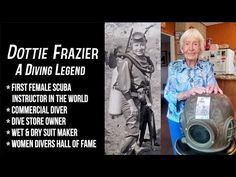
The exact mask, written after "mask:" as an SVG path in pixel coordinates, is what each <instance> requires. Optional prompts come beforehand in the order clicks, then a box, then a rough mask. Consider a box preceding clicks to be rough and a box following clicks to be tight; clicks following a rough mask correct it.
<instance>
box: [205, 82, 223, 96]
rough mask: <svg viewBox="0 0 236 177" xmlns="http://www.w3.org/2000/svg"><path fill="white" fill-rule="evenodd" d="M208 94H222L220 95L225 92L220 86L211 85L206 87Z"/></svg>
mask: <svg viewBox="0 0 236 177" xmlns="http://www.w3.org/2000/svg"><path fill="white" fill-rule="evenodd" d="M206 93H209V94H210V93H214V94H217V93H220V94H223V91H222V90H221V89H220V87H219V86H218V84H211V85H208V86H207V87H206Z"/></svg>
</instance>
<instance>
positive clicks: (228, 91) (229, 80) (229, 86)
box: [216, 76, 236, 119]
mask: <svg viewBox="0 0 236 177" xmlns="http://www.w3.org/2000/svg"><path fill="white" fill-rule="evenodd" d="M216 79H217V82H218V85H219V87H220V88H221V89H222V90H223V92H224V94H225V95H226V96H228V97H229V99H230V101H231V102H232V104H233V109H234V118H235V119H236V76H231V77H230V76H228V77H225V78H222V77H218V78H217V77H216Z"/></svg>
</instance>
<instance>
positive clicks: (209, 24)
mask: <svg viewBox="0 0 236 177" xmlns="http://www.w3.org/2000/svg"><path fill="white" fill-rule="evenodd" d="M201 23H202V24H204V25H205V26H211V25H216V24H220V23H223V22H201Z"/></svg>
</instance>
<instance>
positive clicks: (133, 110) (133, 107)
mask: <svg viewBox="0 0 236 177" xmlns="http://www.w3.org/2000/svg"><path fill="white" fill-rule="evenodd" d="M128 103H129V105H130V112H131V113H130V117H132V116H137V115H138V109H137V107H136V105H135V104H134V101H133V99H130V100H128Z"/></svg>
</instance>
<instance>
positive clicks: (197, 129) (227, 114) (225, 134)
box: [180, 94, 235, 153]
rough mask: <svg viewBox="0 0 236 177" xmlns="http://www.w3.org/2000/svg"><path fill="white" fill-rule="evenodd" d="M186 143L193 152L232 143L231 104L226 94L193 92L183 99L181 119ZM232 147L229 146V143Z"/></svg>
mask: <svg viewBox="0 0 236 177" xmlns="http://www.w3.org/2000/svg"><path fill="white" fill-rule="evenodd" d="M180 122H181V125H182V130H183V133H184V137H183V138H182V139H181V141H182V142H184V143H186V145H187V146H189V147H190V148H191V149H193V150H194V151H196V152H203V153H217V152H222V151H224V150H226V149H227V148H230V147H231V145H232V142H234V146H235V139H234V135H235V121H234V113H233V109H232V104H231V102H230V100H229V99H228V97H227V96H226V95H222V94H203V95H195V96H192V97H190V98H189V99H187V100H186V103H185V108H184V111H183V113H182V114H181V119H180ZM231 148H232V147H231Z"/></svg>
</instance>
